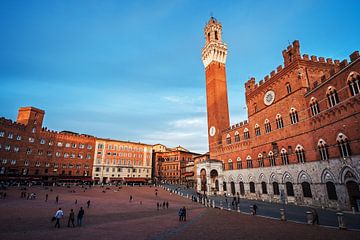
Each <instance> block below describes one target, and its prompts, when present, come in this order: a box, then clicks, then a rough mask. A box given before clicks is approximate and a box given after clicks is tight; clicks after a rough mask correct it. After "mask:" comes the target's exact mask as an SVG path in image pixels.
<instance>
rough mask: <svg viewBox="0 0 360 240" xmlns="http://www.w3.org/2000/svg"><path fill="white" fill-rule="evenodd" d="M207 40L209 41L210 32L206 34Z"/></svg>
mask: <svg viewBox="0 0 360 240" xmlns="http://www.w3.org/2000/svg"><path fill="white" fill-rule="evenodd" d="M207 38H208V41H209V42H210V33H208V34H207Z"/></svg>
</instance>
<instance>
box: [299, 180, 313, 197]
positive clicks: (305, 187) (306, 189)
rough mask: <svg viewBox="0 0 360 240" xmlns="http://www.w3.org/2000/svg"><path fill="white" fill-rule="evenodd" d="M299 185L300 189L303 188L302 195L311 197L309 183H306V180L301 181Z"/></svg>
mask: <svg viewBox="0 0 360 240" xmlns="http://www.w3.org/2000/svg"><path fill="white" fill-rule="evenodd" d="M301 187H302V190H303V195H304V197H308V198H311V197H312V194H311V187H310V183H308V182H302V183H301Z"/></svg>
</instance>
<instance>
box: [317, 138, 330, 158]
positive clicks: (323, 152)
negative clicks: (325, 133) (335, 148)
mask: <svg viewBox="0 0 360 240" xmlns="http://www.w3.org/2000/svg"><path fill="white" fill-rule="evenodd" d="M317 147H318V149H319V154H320V160H323V161H325V160H328V159H329V152H328V148H327V145H326V142H325V141H324V140H323V139H319V141H318V144H317Z"/></svg>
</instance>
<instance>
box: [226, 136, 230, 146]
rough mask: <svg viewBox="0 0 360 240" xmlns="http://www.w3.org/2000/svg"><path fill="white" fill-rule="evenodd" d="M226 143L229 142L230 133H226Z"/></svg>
mask: <svg viewBox="0 0 360 240" xmlns="http://www.w3.org/2000/svg"><path fill="white" fill-rule="evenodd" d="M226 143H227V144H231V136H230V134H228V135H226Z"/></svg>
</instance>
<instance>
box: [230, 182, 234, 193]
mask: <svg viewBox="0 0 360 240" xmlns="http://www.w3.org/2000/svg"><path fill="white" fill-rule="evenodd" d="M230 186H231V194H232V195H235V183H234V182H231V183H230Z"/></svg>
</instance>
